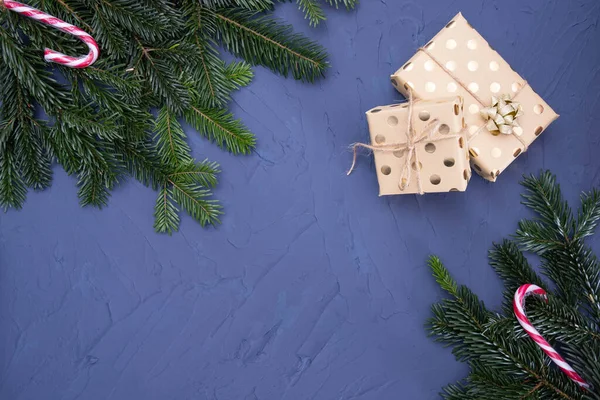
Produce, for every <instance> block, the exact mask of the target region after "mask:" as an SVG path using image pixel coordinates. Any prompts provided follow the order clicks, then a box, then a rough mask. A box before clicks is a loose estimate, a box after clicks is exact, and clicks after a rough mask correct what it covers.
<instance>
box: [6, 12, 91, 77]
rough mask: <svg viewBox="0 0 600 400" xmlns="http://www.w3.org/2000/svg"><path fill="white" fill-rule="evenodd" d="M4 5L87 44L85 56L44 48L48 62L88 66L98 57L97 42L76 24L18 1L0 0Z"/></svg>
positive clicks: (76, 66) (71, 65)
mask: <svg viewBox="0 0 600 400" xmlns="http://www.w3.org/2000/svg"><path fill="white" fill-rule="evenodd" d="M2 5H4V7H6V9H7V10H10V11H13V12H15V13H17V14H21V15H22V16H24V17H29V18H32V19H35V20H36V21H40V22H41V23H43V24H46V25H49V26H51V27H53V28H56V29H58V30H60V31H63V32H65V33H68V34H71V35H73V36H76V37H77V38H78V39H79V40H81V41H82V42H83V43H85V44H87V46H88V47H89V49H90V51H89V53H88V54H87V55H86V56H83V57H79V58H78V57H71V56H67V55H66V54H63V53H59V52H58V51H54V50H51V49H45V50H44V60H46V61H48V62H55V63H57V64H61V65H64V66H67V67H71V68H85V67H89V66H90V65H92V64H93V63H94V61H96V60H97V59H98V55H99V54H100V50H99V48H98V44H97V43H96V41H95V40H94V38H93V37H91V36H90V35H88V34H87V33H86V32H84V31H83V30H81V29H79V28H78V27H76V26H73V25H71V24H68V23H66V22H64V21H62V20H60V19H58V18H55V17H53V16H51V15H48V14H46V13H44V12H42V11H40V10H38V9H36V8H33V7H29V6H27V5H25V4H22V3H18V2H16V1H12V0H0V6H2Z"/></svg>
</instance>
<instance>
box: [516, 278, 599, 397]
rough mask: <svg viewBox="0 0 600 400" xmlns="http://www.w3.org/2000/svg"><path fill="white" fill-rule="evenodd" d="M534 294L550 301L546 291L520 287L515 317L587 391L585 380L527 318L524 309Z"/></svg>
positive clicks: (554, 360)
mask: <svg viewBox="0 0 600 400" xmlns="http://www.w3.org/2000/svg"><path fill="white" fill-rule="evenodd" d="M532 294H537V295H538V296H541V297H542V298H543V299H544V300H546V301H548V298H547V296H546V291H545V290H544V289H542V288H541V287H539V286H537V285H532V284H526V285H523V286H521V287H519V288H518V289H517V291H516V292H515V298H514V301H513V310H514V312H515V315H516V316H517V320H518V321H519V324H521V326H522V327H523V329H525V332H527V334H528V335H529V336H531V338H532V339H533V341H534V342H536V343H537V344H538V346H540V347H541V348H542V350H543V351H544V353H546V354H547V355H548V357H550V359H551V360H552V361H553V362H554V363H555V364H556V365H558V366H559V368H560V369H561V370H562V371H563V372H564V373H565V374H566V375H567V376H568V377H569V378H571V379H572V380H573V381H574V382H575V383H577V384H578V385H579V386H581V387H583V388H585V389H587V388H589V386H590V385H588V384H587V383H586V382H585V381H584V380H583V378H582V377H580V376H579V374H578V373H577V372H575V370H574V369H573V368H572V367H571V366H570V365H569V364H568V363H567V362H566V361H565V360H564V359H563V358H562V357H561V356H560V354H558V353H557V352H556V350H554V349H553V348H552V346H550V343H548V342H547V341H546V339H544V338H543V337H542V335H540V333H539V332H538V331H537V329H535V328H534V327H533V325H531V322H529V318H527V315H525V309H524V308H523V307H524V306H525V299H526V298H527V296H529V295H532Z"/></svg>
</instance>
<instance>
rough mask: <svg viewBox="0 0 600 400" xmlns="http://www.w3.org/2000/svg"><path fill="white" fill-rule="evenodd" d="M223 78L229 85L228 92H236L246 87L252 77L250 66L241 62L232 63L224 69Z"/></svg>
mask: <svg viewBox="0 0 600 400" xmlns="http://www.w3.org/2000/svg"><path fill="white" fill-rule="evenodd" d="M224 72H225V78H226V79H227V82H228V83H229V84H230V87H229V90H230V91H233V90H237V89H240V88H242V87H244V86H248V85H249V84H250V82H251V81H252V78H253V77H254V73H253V72H252V68H251V67H250V64H248V63H245V62H243V61H239V62H232V63H230V64H228V65H227V66H226V67H225V71H224Z"/></svg>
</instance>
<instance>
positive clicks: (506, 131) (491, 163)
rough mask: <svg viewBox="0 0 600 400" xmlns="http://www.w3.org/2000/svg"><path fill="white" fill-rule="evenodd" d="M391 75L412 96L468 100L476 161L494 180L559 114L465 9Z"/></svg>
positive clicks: (468, 121)
mask: <svg viewBox="0 0 600 400" xmlns="http://www.w3.org/2000/svg"><path fill="white" fill-rule="evenodd" d="M391 80H392V84H393V85H394V86H395V87H396V89H397V90H398V91H399V92H401V93H402V94H404V95H405V96H407V97H408V95H409V93H408V91H409V90H411V91H412V93H413V95H414V96H415V97H416V98H419V99H435V98H439V97H445V96H450V95H453V96H456V95H458V96H461V97H462V98H463V99H464V104H465V105H464V107H465V121H466V125H467V128H466V130H467V133H466V134H467V143H468V146H469V154H470V157H471V164H472V166H473V169H474V170H475V171H476V172H477V173H478V174H479V175H481V176H482V177H484V178H485V179H487V180H489V181H492V182H493V181H495V180H496V178H497V176H498V175H499V174H500V173H501V172H502V171H503V170H504V169H505V168H506V167H508V166H509V165H510V163H512V162H513V160H514V159H515V158H517V157H518V156H519V155H520V154H523V153H524V152H525V151H527V148H528V146H529V145H530V144H531V143H532V142H533V141H534V140H535V139H536V138H537V137H538V136H539V135H540V134H541V133H542V132H543V131H544V129H546V127H548V125H550V123H552V121H554V120H555V119H556V118H558V115H557V114H556V113H555V112H554V110H552V108H551V107H550V106H549V105H548V104H546V102H545V101H544V100H543V99H542V98H541V97H540V96H539V95H538V94H536V93H535V92H534V91H533V89H532V88H531V87H530V86H529V84H528V83H527V81H526V80H524V79H523V78H521V77H520V76H519V74H517V73H516V72H515V71H513V70H512V68H511V67H510V65H508V63H507V62H506V61H504V59H502V57H500V55H499V54H498V53H497V52H496V51H495V50H493V49H492V48H491V47H490V45H489V44H488V43H487V42H486V41H485V39H484V38H483V37H481V35H480V34H479V33H478V32H477V31H476V30H475V29H474V28H473V27H472V26H471V25H470V24H469V23H468V22H467V20H466V19H465V18H464V17H463V16H462V14H460V13H459V14H458V15H457V16H456V17H454V19H452V21H450V22H449V23H448V24H447V25H446V27H445V28H444V29H442V30H441V31H440V32H439V33H438V34H437V35H436V36H435V37H434V38H433V40H431V41H430V42H429V43H427V44H426V45H425V46H424V47H423V48H421V49H419V51H417V53H416V54H415V55H414V56H413V57H412V58H411V59H410V60H409V61H408V62H407V63H406V64H404V65H403V66H402V67H401V68H400V69H399V70H398V71H397V72H396V73H395V74H394V75H392V77H391Z"/></svg>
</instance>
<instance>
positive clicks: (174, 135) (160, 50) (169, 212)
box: [0, 0, 593, 233]
mask: <svg viewBox="0 0 600 400" xmlns="http://www.w3.org/2000/svg"><path fill="white" fill-rule="evenodd" d="M27 3H28V4H30V5H31V6H33V7H37V8H39V9H41V10H43V11H45V12H47V13H49V14H51V15H54V16H56V17H58V18H61V19H63V20H65V21H67V22H69V23H71V24H74V25H77V26H79V27H81V28H82V29H84V30H86V31H88V32H89V33H90V34H92V36H93V37H94V38H95V39H96V40H97V41H98V43H99V45H100V48H101V56H100V59H99V60H98V61H97V62H96V63H95V64H94V65H93V66H92V67H90V68H86V69H82V70H78V69H70V68H64V67H61V66H58V65H56V64H46V63H45V62H44V60H43V58H42V49H43V48H45V47H48V48H52V49H55V50H58V51H61V52H63V53H66V54H85V53H87V51H88V50H87V47H86V46H85V45H84V44H83V43H81V42H80V41H79V40H77V39H76V38H74V37H72V36H70V35H67V34H64V33H62V32H58V31H56V30H53V29H51V28H49V27H47V26H44V25H42V24H39V23H37V22H35V21H33V20H31V19H28V18H23V17H20V16H19V15H17V14H15V13H11V12H6V11H0V206H1V207H2V208H4V209H5V210H6V209H7V208H9V207H14V208H21V207H22V205H23V203H24V202H25V200H26V195H27V188H32V189H34V190H40V189H44V188H46V187H48V186H49V185H50V184H51V180H52V170H51V164H52V162H57V163H58V164H60V165H62V167H63V168H64V169H65V171H66V172H67V173H68V174H70V175H74V176H76V177H77V185H78V188H79V193H78V195H79V199H80V203H81V205H83V206H86V205H92V206H96V207H102V206H104V205H106V203H107V202H108V199H109V197H110V191H111V189H112V188H114V187H115V186H116V185H117V184H119V183H120V182H122V181H124V180H125V179H126V178H127V177H129V176H132V177H134V178H135V179H138V180H139V181H140V182H142V183H143V184H145V185H149V186H151V187H152V188H154V189H155V190H157V191H158V192H159V193H158V198H157V201H156V206H155V213H154V216H155V225H154V226H155V229H156V230H157V231H158V232H166V233H172V232H173V231H176V230H177V229H178V226H179V222H180V218H179V210H183V211H186V212H187V213H189V214H190V215H191V216H192V217H193V218H194V219H195V220H197V221H198V222H199V223H200V224H202V225H207V224H216V223H218V222H219V216H220V215H221V214H222V210H221V207H220V206H219V204H218V202H217V201H216V200H214V199H213V198H212V192H211V190H212V189H213V188H214V187H215V185H216V183H217V178H216V176H217V174H218V172H219V171H218V166H217V165H216V164H215V163H213V162H209V161H203V162H196V161H194V160H193V158H192V156H191V150H190V147H189V145H188V143H187V138H186V135H185V132H184V130H183V128H182V125H181V121H182V119H185V120H186V121H187V122H188V123H189V124H190V125H192V126H193V127H195V128H196V129H197V130H198V132H199V133H200V134H201V135H202V136H204V137H206V138H207V139H209V140H210V141H212V142H214V143H216V144H217V145H218V146H220V147H222V148H224V149H226V150H228V151H230V152H232V153H234V154H248V153H250V152H251V151H252V149H253V148H254V146H255V143H256V140H255V138H254V135H252V133H251V132H249V131H248V129H247V128H246V127H245V126H244V125H243V124H242V122H240V121H239V120H238V119H236V118H235V117H234V116H233V115H232V114H231V113H230V112H229V111H228V104H229V103H230V101H231V93H232V92H233V91H235V90H238V89H240V88H242V87H244V86H246V85H248V84H249V83H250V81H251V80H252V76H253V75H252V70H251V65H263V66H266V67H268V68H270V69H272V70H273V71H275V72H278V73H280V74H283V75H286V76H287V75H288V74H291V75H292V76H293V77H294V78H296V79H300V80H304V81H314V80H315V79H316V78H318V77H320V76H322V75H323V72H324V71H325V69H326V68H327V66H328V64H327V61H326V54H325V51H324V50H323V49H322V48H321V47H320V46H319V45H318V44H316V43H314V42H312V41H310V40H308V39H307V38H305V37H304V36H301V35H298V34H294V33H293V32H292V29H291V27H289V26H287V25H284V24H282V23H281V22H280V21H278V20H276V19H274V18H273V17H272V16H270V15H268V14H265V13H264V11H268V10H271V9H272V8H273V7H274V2H273V1H272V0H178V1H163V0H144V1H140V0H102V1H88V0H61V1H42V0H31V1H28V2H27ZM331 4H332V5H337V1H336V2H332V3H331ZM354 4H355V2H354V1H350V0H345V3H344V5H346V6H347V7H349V8H350V7H353V6H354ZM299 6H300V7H301V8H302V9H303V10H304V12H305V13H306V15H307V16H309V17H310V22H311V23H312V24H313V25H316V24H317V23H318V22H319V21H321V20H323V19H324V16H323V14H322V11H319V10H320V8H318V7H317V6H318V5H317V4H316V1H314V0H309V1H300V0H299ZM220 45H222V46H224V47H225V48H226V49H228V50H229V51H230V52H231V53H233V54H234V55H237V56H240V57H241V58H243V59H244V61H235V62H232V63H229V64H227V63H225V62H224V61H223V60H222V59H221V56H220V54H219V52H218V50H217V48H218V46H220ZM151 110H156V111H154V113H152V112H151ZM40 115H45V116H46V119H42V118H40V117H39V116H40ZM582 218H593V217H590V216H588V217H586V216H582Z"/></svg>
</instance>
